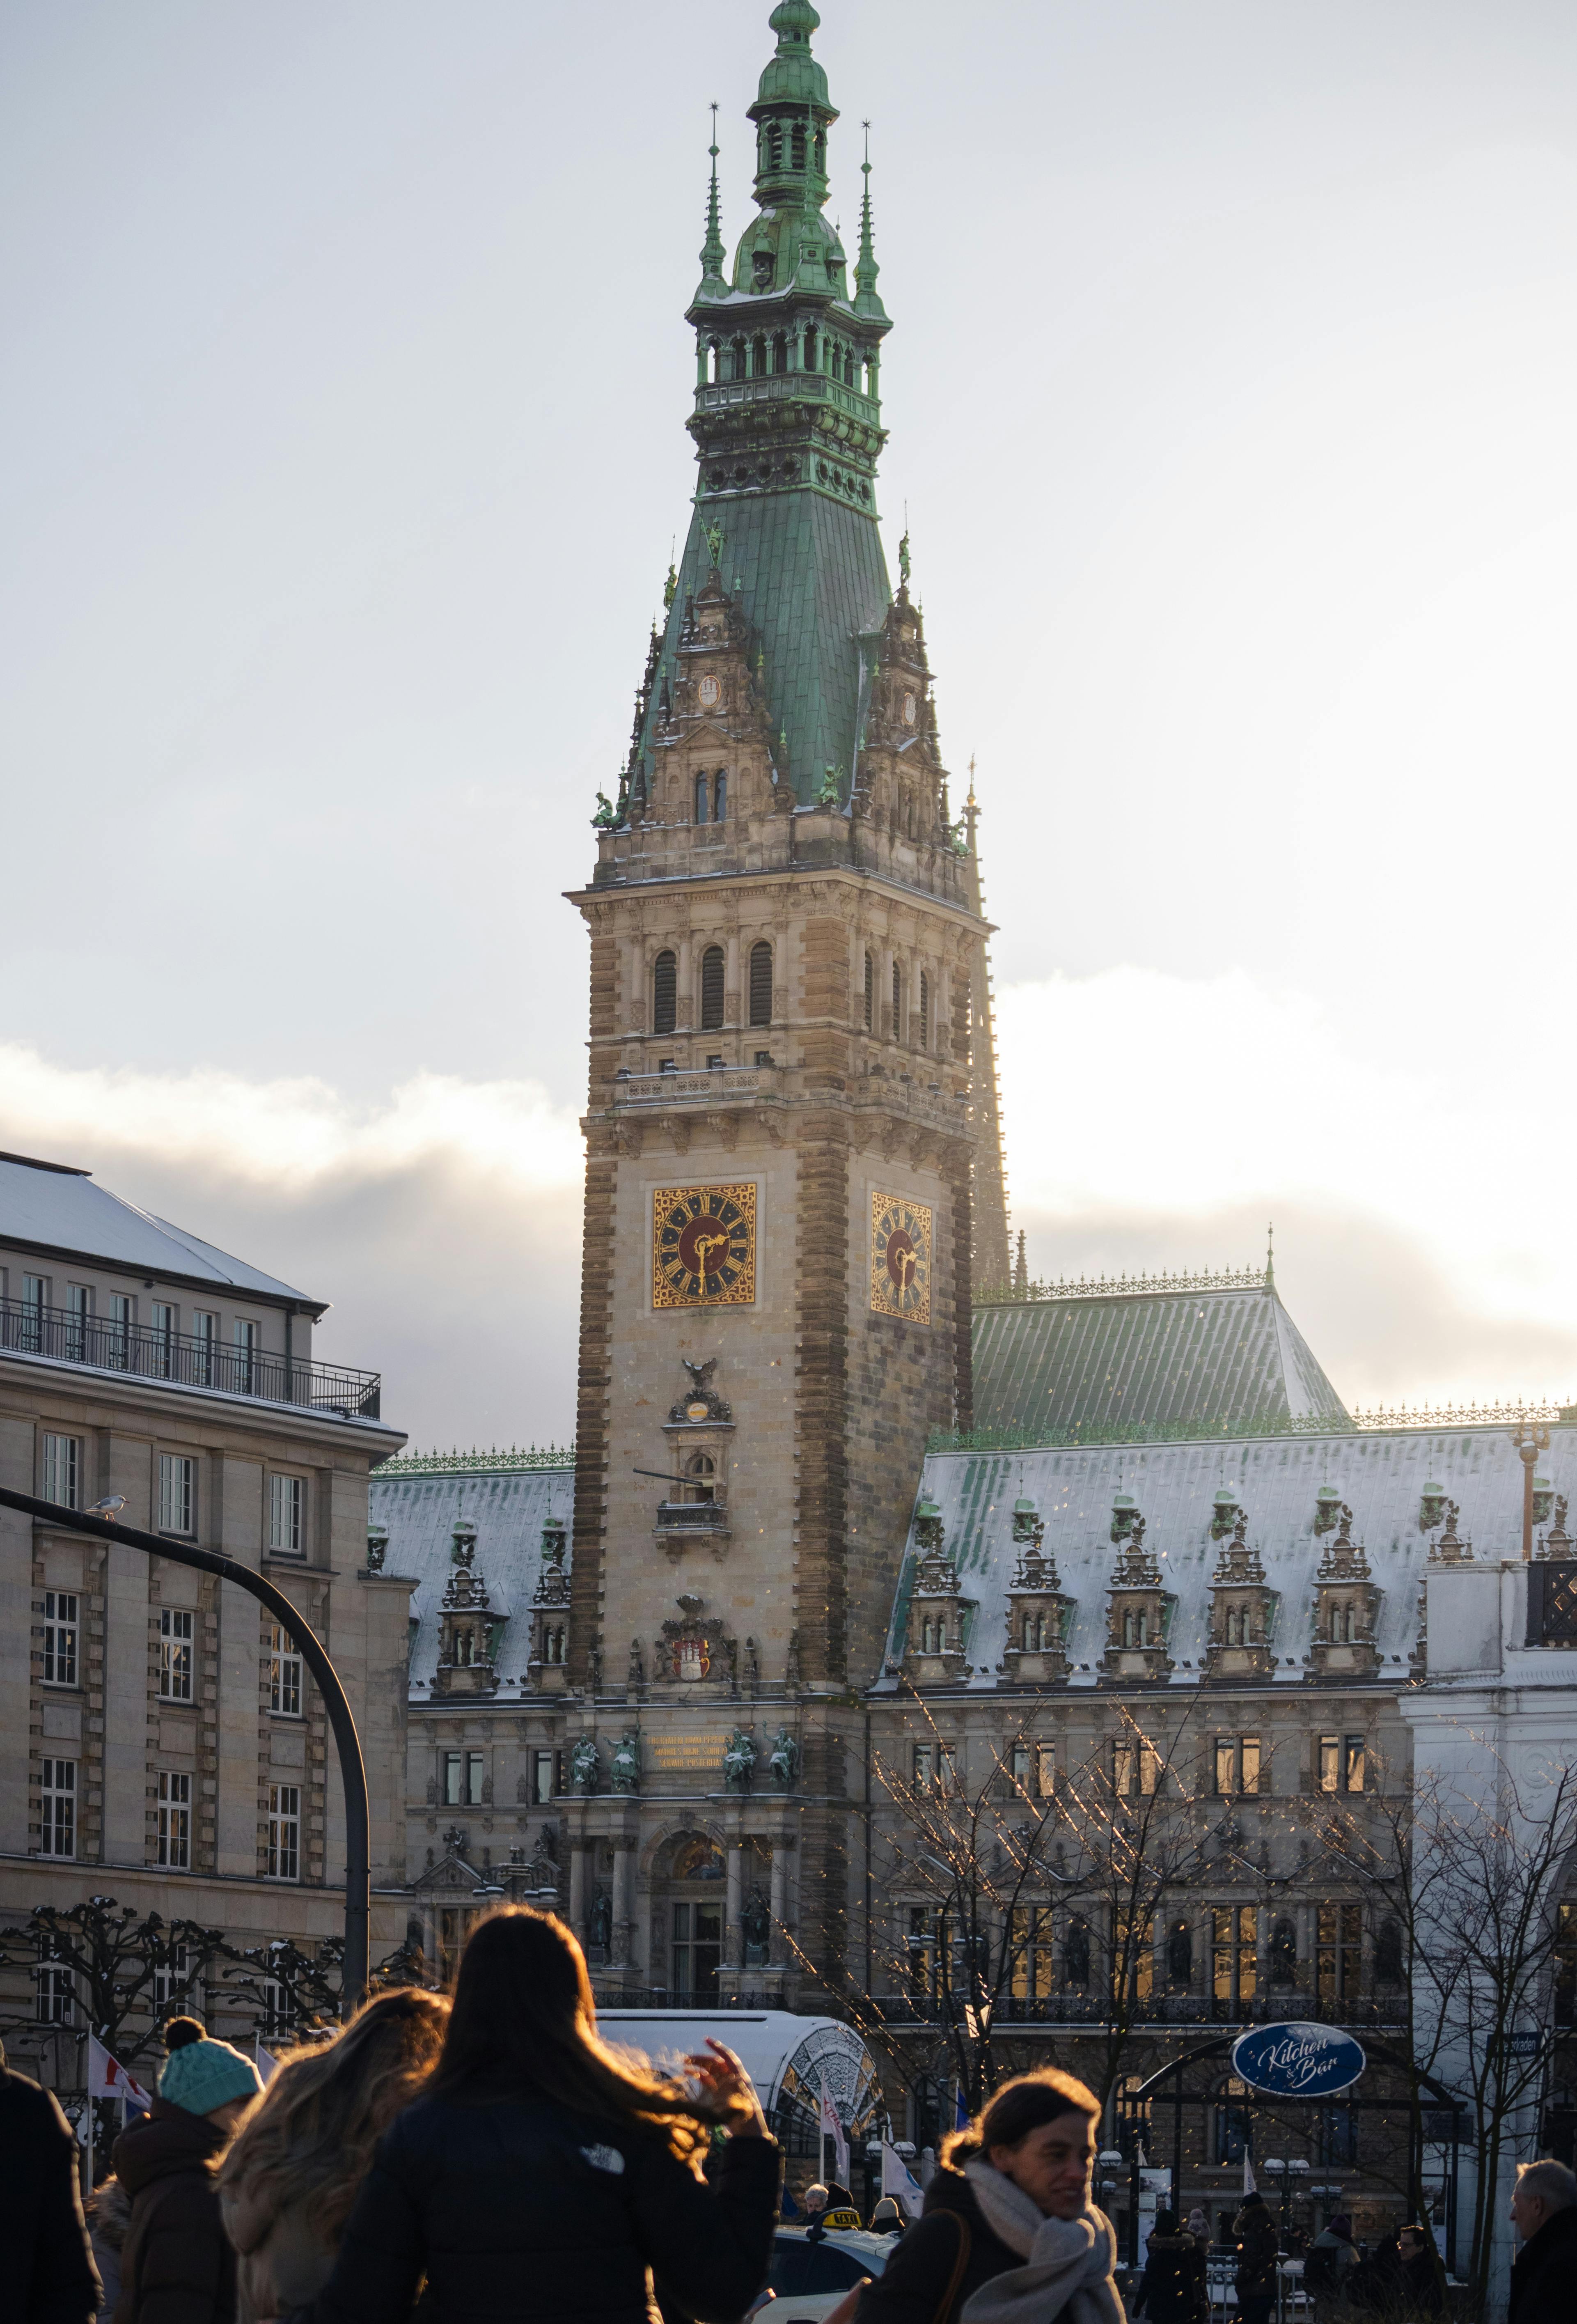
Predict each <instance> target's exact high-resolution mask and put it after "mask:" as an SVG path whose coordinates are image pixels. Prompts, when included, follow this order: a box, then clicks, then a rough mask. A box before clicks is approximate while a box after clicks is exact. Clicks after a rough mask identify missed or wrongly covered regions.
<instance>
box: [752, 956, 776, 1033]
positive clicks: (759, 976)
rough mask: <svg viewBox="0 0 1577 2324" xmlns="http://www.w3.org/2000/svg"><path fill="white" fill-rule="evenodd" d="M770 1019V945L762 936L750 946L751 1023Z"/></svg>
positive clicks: (759, 1023)
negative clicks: (757, 942) (759, 940)
mask: <svg viewBox="0 0 1577 2324" xmlns="http://www.w3.org/2000/svg"><path fill="white" fill-rule="evenodd" d="M771 1021H772V947H771V945H770V944H768V943H767V941H766V939H765V937H763V938H762V939H761V943H759V944H753V945H752V946H751V1023H752V1025H770V1023H771Z"/></svg>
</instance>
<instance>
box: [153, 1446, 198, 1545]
mask: <svg viewBox="0 0 1577 2324" xmlns="http://www.w3.org/2000/svg"><path fill="white" fill-rule="evenodd" d="M196 1480H197V1462H195V1461H193V1460H191V1459H190V1458H189V1456H188V1455H187V1454H186V1453H184V1452H161V1454H160V1455H159V1530H160V1532H161V1533H190V1531H191V1529H192V1524H191V1512H192V1501H193V1499H194V1492H193V1488H194V1486H195V1484H196Z"/></svg>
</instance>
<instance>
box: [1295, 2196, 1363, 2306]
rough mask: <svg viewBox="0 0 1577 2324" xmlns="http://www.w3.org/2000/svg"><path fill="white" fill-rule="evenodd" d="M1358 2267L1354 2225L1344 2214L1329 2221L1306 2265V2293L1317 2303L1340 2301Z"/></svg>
mask: <svg viewBox="0 0 1577 2324" xmlns="http://www.w3.org/2000/svg"><path fill="white" fill-rule="evenodd" d="M1357 2264H1358V2254H1357V2253H1356V2252H1355V2251H1354V2250H1353V2248H1352V2222H1351V2219H1350V2218H1348V2216H1347V2214H1346V2212H1345V2211H1338V2212H1337V2213H1336V2214H1335V2216H1334V2218H1330V2219H1327V2220H1326V2222H1325V2224H1324V2226H1323V2227H1322V2228H1321V2229H1320V2232H1319V2234H1318V2235H1317V2236H1315V2237H1314V2242H1313V2243H1312V2244H1311V2245H1310V2246H1309V2255H1308V2257H1307V2259H1305V2262H1304V2290H1305V2292H1307V2293H1308V2294H1309V2295H1310V2297H1311V2298H1312V2299H1314V2300H1316V2301H1337V2300H1341V2299H1342V2297H1343V2296H1344V2294H1345V2292H1346V2290H1347V2285H1348V2280H1349V2278H1350V2277H1351V2273H1352V2271H1353V2269H1354V2268H1355V2267H1356V2266H1357Z"/></svg>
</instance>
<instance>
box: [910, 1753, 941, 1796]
mask: <svg viewBox="0 0 1577 2324" xmlns="http://www.w3.org/2000/svg"><path fill="white" fill-rule="evenodd" d="M935 1782H936V1751H935V1750H934V1748H932V1746H931V1745H930V1744H929V1743H917V1744H916V1745H915V1789H916V1791H917V1792H928V1791H929V1790H930V1788H931V1786H932V1784H934V1783H935Z"/></svg>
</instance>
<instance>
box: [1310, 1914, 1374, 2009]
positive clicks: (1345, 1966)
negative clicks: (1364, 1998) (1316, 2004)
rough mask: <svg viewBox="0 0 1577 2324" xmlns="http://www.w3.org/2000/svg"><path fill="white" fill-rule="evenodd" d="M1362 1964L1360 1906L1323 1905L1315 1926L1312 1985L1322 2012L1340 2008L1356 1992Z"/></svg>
mask: <svg viewBox="0 0 1577 2324" xmlns="http://www.w3.org/2000/svg"><path fill="white" fill-rule="evenodd" d="M1362 1963H1363V1907H1362V1906H1361V1905H1360V1904H1322V1905H1321V1906H1320V1907H1319V1911H1318V1914H1316V1917H1315V1924H1314V1985H1315V1989H1316V1991H1317V1993H1318V1995H1319V2000H1320V2006H1321V2008H1322V2009H1339V2008H1340V2007H1341V2006H1342V2003H1343V2002H1344V2001H1347V2000H1350V1999H1353V1998H1355V1997H1356V1996H1357V1993H1358V1986H1359V1978H1360V1971H1361V1969H1362Z"/></svg>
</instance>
